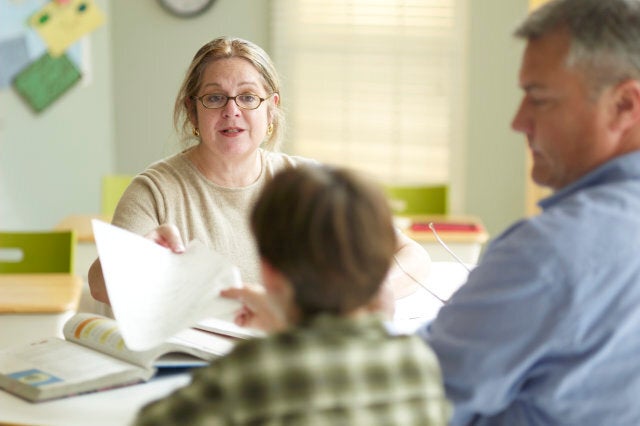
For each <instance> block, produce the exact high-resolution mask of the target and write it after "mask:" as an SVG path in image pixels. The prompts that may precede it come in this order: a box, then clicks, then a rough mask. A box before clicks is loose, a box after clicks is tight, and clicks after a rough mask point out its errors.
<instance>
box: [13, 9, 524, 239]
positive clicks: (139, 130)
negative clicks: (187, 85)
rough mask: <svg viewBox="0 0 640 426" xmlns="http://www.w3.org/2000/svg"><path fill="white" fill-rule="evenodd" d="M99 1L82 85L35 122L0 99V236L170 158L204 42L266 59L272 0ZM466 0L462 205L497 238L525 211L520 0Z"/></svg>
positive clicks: (90, 207) (89, 200) (51, 217)
mask: <svg viewBox="0 0 640 426" xmlns="http://www.w3.org/2000/svg"><path fill="white" fill-rule="evenodd" d="M97 1H98V5H99V6H101V7H102V8H103V10H105V11H106V12H107V13H108V22H107V24H106V25H105V26H103V27H102V28H100V29H98V30H97V31H96V32H95V33H93V34H92V36H91V44H92V56H93V68H94V70H93V74H94V75H93V83H92V84H91V85H90V86H88V87H86V88H85V87H83V88H74V89H72V90H71V92H69V93H68V94H67V95H65V96H64V98H63V99H61V100H60V101H59V102H58V103H56V104H55V105H54V106H52V107H51V108H50V109H49V110H47V111H45V112H44V113H43V114H42V115H40V116H35V115H34V114H33V113H31V112H30V111H29V110H28V108H26V107H25V105H23V104H22V102H21V101H20V100H19V99H18V98H17V97H16V96H15V94H14V93H13V92H12V91H6V90H4V91H0V228H4V229H37V228H48V227H51V226H53V225H55V223H56V222H57V221H58V220H60V219H61V218H63V217H64V216H66V215H68V214H71V213H83V212H86V213H91V212H98V211H99V208H100V205H99V201H100V193H99V191H100V178H101V176H102V175H104V174H106V173H128V174H131V173H136V172H138V171H140V170H142V169H144V168H145V167H146V166H147V165H148V164H149V163H151V162H153V161H155V160H157V159H160V158H162V157H164V156H166V155H169V154H171V153H173V152H175V151H176V149H178V147H177V145H176V141H175V136H174V132H173V128H172V110H173V101H174V98H175V94H176V92H177V90H178V87H179V85H180V83H181V81H182V78H183V75H184V72H185V70H186V67H187V65H188V63H189V62H190V60H191V57H192V56H193V54H194V53H195V51H196V50H197V49H198V48H199V47H200V46H201V45H202V44H203V43H205V42H206V41H208V40H210V39H211V38H214V37H216V36H219V35H223V34H227V35H236V36H240V37H244V38H247V39H250V40H253V41H255V42H256V43H258V44H260V45H262V46H263V47H264V48H265V49H266V50H267V51H269V44H268V40H269V20H268V16H269V0H218V1H217V2H216V3H215V4H214V6H213V7H212V8H211V9H210V10H208V11H207V12H206V13H205V14H204V15H203V16H200V17H198V18H195V19H186V20H184V19H179V18H175V17H173V16H170V15H168V14H167V13H166V12H165V11H164V10H162V9H161V8H160V6H159V5H158V4H157V2H156V1H155V0H144V1H130V0H110V1H107V0H97ZM466 1H467V4H468V5H467V8H468V16H467V17H466V19H467V20H468V22H469V24H470V30H469V33H468V37H467V39H468V42H467V43H468V48H469V55H468V58H467V61H466V65H467V67H468V69H467V74H468V78H467V81H468V83H467V86H468V87H467V90H468V97H467V99H468V100H467V107H466V108H467V113H468V117H467V126H465V128H464V129H463V130H462V131H461V133H462V135H461V139H462V140H463V141H464V142H463V143H464V144H465V146H464V147H463V149H461V150H460V152H461V154H462V155H461V158H460V162H461V163H462V164H463V167H461V170H462V171H463V174H464V176H463V182H464V183H463V184H462V185H461V187H464V189H465V196H464V197H462V201H461V203H459V204H460V206H461V209H463V210H464V211H465V212H467V213H469V214H474V215H477V216H480V217H481V218H482V219H483V220H484V222H485V224H486V225H487V227H488V230H489V232H490V233H491V235H492V236H495V235H496V234H497V233H498V232H499V231H501V230H502V229H504V228H505V227H506V226H507V225H508V224H510V223H511V222H512V221H513V220H515V219H517V218H519V217H521V216H522V215H523V213H524V176H525V175H526V171H525V154H524V150H525V142H524V139H523V138H522V137H521V136H520V135H517V134H515V133H514V132H513V131H511V130H510V128H509V123H510V120H511V117H512V114H513V112H514V111H515V108H516V105H517V102H518V99H519V95H520V94H519V90H518V88H517V72H518V65H519V61H520V54H521V50H522V49H521V48H522V46H521V44H520V42H518V41H516V40H514V39H513V38H512V37H511V33H512V30H513V28H514V27H515V25H516V24H517V23H518V22H519V21H520V19H522V18H523V17H524V15H525V13H526V10H527V0H511V1H508V2H505V1H503V0H483V1H472V0H466ZM463 125H464V123H463Z"/></svg>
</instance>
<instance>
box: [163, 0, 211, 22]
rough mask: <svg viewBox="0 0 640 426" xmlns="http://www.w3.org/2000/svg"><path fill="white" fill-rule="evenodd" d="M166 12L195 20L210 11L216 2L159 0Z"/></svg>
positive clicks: (205, 0)
mask: <svg viewBox="0 0 640 426" xmlns="http://www.w3.org/2000/svg"><path fill="white" fill-rule="evenodd" d="M158 3H160V6H162V7H163V9H164V10H166V11H167V12H169V13H171V14H172V15H174V16H178V17H180V18H194V17H196V16H198V15H200V14H202V13H204V12H205V11H206V10H207V9H209V8H210V7H211V6H212V5H213V3H215V0H158Z"/></svg>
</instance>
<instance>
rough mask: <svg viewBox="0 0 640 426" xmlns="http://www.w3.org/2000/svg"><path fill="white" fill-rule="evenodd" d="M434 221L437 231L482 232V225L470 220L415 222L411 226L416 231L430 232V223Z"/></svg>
mask: <svg viewBox="0 0 640 426" xmlns="http://www.w3.org/2000/svg"><path fill="white" fill-rule="evenodd" d="M430 223H433V227H434V228H435V229H436V232H480V230H481V229H480V226H479V225H478V224H476V223H469V222H414V223H412V224H411V226H410V228H409V229H411V230H412V231H415V232H430V231H431V229H429V224H430Z"/></svg>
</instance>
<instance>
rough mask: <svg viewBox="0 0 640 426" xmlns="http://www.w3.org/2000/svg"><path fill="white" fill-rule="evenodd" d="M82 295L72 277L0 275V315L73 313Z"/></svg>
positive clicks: (78, 277)
mask: <svg viewBox="0 0 640 426" xmlns="http://www.w3.org/2000/svg"><path fill="white" fill-rule="evenodd" d="M81 292H82V278H81V277H80V276H78V275H75V274H63V273H61V274H0V314H6V313H59V312H65V311H74V310H76V309H77V307H78V302H79V301H80V294H81Z"/></svg>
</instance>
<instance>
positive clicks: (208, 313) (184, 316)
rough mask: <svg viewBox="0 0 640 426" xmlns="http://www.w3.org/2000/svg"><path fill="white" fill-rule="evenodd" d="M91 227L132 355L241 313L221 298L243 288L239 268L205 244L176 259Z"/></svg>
mask: <svg viewBox="0 0 640 426" xmlns="http://www.w3.org/2000/svg"><path fill="white" fill-rule="evenodd" d="M92 225H93V234H94V237H95V241H96V246H97V249H98V256H99V257H100V263H101V265H102V273H103V275H104V279H105V283H106V287H107V293H108V294H109V300H110V302H111V307H112V309H113V313H114V316H115V319H116V321H117V322H118V327H119V328H120V331H121V333H122V337H123V339H124V341H125V344H126V345H127V347H129V348H130V349H132V350H146V349H149V348H152V347H154V346H156V345H159V344H161V343H163V342H164V341H166V340H167V339H168V338H169V337H171V336H173V335H175V334H176V333H177V332H179V331H181V330H183V329H185V328H187V327H190V326H193V325H195V324H196V323H197V322H198V321H199V320H201V319H203V318H208V317H215V318H220V319H224V320H228V321H231V320H232V319H233V315H234V313H235V311H236V310H237V309H238V308H240V306H241V305H240V304H239V303H238V302H236V301H233V300H229V299H223V298H220V297H219V293H220V290H223V289H225V288H229V287H233V286H237V285H240V283H241V280H240V272H239V270H238V268H237V267H235V266H234V265H232V264H231V263H230V262H229V260H228V259H226V258H224V257H223V256H221V255H219V254H217V253H215V252H214V251H212V250H211V249H209V248H207V247H206V246H205V245H204V244H202V243H201V242H199V241H197V240H194V241H191V242H190V243H189V244H188V245H187V248H186V251H185V252H184V253H181V254H176V253H173V252H172V251H171V250H169V249H168V248H165V247H162V246H160V245H158V244H156V243H155V242H153V241H152V240H149V239H147V238H144V237H142V236H140V235H137V234H134V233H132V232H129V231H127V230H124V229H121V228H118V227H116V226H113V225H110V224H108V223H105V222H102V221H99V220H96V219H93V220H92Z"/></svg>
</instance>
